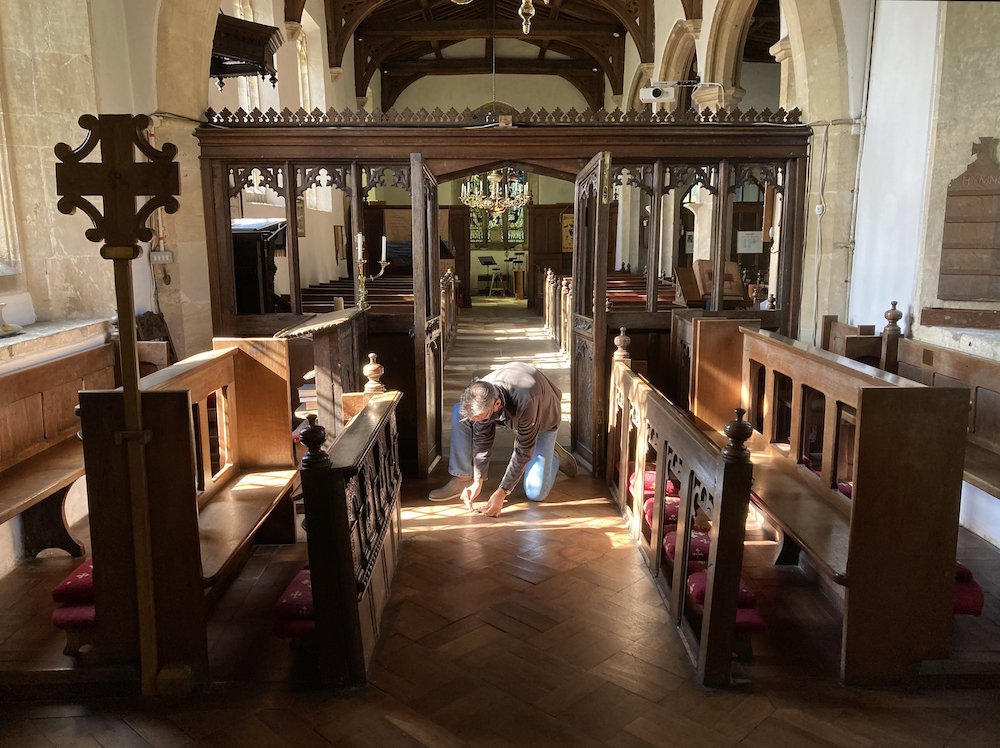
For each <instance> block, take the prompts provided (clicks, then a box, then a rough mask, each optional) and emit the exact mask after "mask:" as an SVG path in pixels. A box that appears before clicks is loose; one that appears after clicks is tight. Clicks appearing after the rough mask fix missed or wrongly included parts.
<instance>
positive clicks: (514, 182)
mask: <svg viewBox="0 0 1000 748" xmlns="http://www.w3.org/2000/svg"><path fill="white" fill-rule="evenodd" d="M461 200H462V202H463V203H464V204H465V205H468V206H469V207H470V208H478V209H480V210H487V211H489V212H490V213H491V214H492V215H493V217H494V218H499V217H500V216H502V215H503V214H504V213H507V212H508V211H511V210H519V209H520V208H523V207H524V206H525V205H527V204H528V203H530V202H531V192H530V190H529V189H528V182H527V180H526V179H525V177H524V172H519V171H515V170H514V169H510V168H504V169H494V170H493V171H491V172H490V173H489V174H487V175H486V176H485V177H484V176H483V175H481V174H474V175H473V176H472V177H470V179H469V181H468V182H466V183H465V184H463V185H462V195H461Z"/></svg>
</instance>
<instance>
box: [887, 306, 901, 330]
mask: <svg viewBox="0 0 1000 748" xmlns="http://www.w3.org/2000/svg"><path fill="white" fill-rule="evenodd" d="M898 303H899V302H898V301H890V302H889V305H890V307H891V308H890V309H887V310H886V312H885V314H883V315H882V316H883V317H885V319H886V321H887V322H888V324H887V325H886V326H885V329H886V330H898V329H899V324H898V323H899V320H901V319H903V313H902V312H901V311H899V310H898V309H897V308H896V304H898Z"/></svg>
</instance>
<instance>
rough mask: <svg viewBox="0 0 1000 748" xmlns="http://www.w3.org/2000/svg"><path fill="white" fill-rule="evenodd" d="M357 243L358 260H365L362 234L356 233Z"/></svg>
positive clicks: (363, 236)
mask: <svg viewBox="0 0 1000 748" xmlns="http://www.w3.org/2000/svg"><path fill="white" fill-rule="evenodd" d="M357 241H358V259H359V260H363V259H365V235H364V234H362V233H361V232H360V231H359V232H358V237H357Z"/></svg>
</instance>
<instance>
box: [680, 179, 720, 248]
mask: <svg viewBox="0 0 1000 748" xmlns="http://www.w3.org/2000/svg"><path fill="white" fill-rule="evenodd" d="M684 208H687V209H688V210H690V211H691V212H692V213H694V254H693V256H692V257H691V261H692V264H693V262H694V260H711V259H712V212H713V210H714V208H715V195H713V194H712V193H711V192H709V191H708V190H701V197H700V199H699V201H698V202H696V203H688V204H687V205H685V206H684ZM684 208H682V210H683V209H684Z"/></svg>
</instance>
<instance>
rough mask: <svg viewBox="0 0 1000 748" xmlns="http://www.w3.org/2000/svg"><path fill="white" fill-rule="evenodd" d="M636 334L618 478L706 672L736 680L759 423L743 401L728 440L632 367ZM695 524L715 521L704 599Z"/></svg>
mask: <svg viewBox="0 0 1000 748" xmlns="http://www.w3.org/2000/svg"><path fill="white" fill-rule="evenodd" d="M627 340H628V339H627V337H625V336H624V334H623V335H622V336H619V338H617V339H616V343H618V346H619V349H618V351H617V352H616V354H615V359H616V360H615V361H614V363H613V364H612V371H611V387H610V392H609V403H610V409H609V414H608V423H609V435H608V462H607V464H608V465H609V470H608V479H609V487H610V490H611V493H612V496H614V497H615V498H616V500H617V501H618V502H619V505H620V507H621V510H622V513H623V514H624V515H625V517H626V519H627V521H628V523H629V527H630V529H631V532H632V535H633V537H634V539H635V540H636V541H637V542H638V544H639V547H640V549H641V550H642V551H643V555H644V556H645V558H646V561H647V563H648V565H649V567H650V570H651V572H652V573H653V574H654V575H656V578H657V584H658V587H659V589H660V592H661V594H662V595H663V598H664V600H665V601H666V603H667V607H668V609H669V611H670V614H671V620H672V622H673V623H674V625H675V626H677V628H678V631H679V633H680V634H681V636H682V637H683V638H684V640H685V644H686V646H687V650H688V652H689V653H690V655H691V657H692V660H693V662H694V664H695V668H696V671H697V678H698V681H699V682H700V683H702V684H704V685H707V686H724V685H728V684H729V682H730V678H731V665H732V657H733V650H734V645H735V638H736V619H737V607H738V596H739V587H740V570H741V567H742V563H743V535H744V525H745V523H746V516H747V508H748V506H749V496H750V484H751V480H752V467H751V465H750V458H749V453H748V452H747V450H746V449H745V448H744V447H743V445H742V441H743V440H744V439H746V438H747V436H749V434H750V431H751V430H750V427H749V424H747V423H746V422H745V421H742V420H740V419H741V416H742V411H738V415H737V420H736V421H733V422H731V423H730V424H728V425H727V427H726V432H727V433H728V434H729V435H730V441H729V443H728V444H727V445H726V446H725V447H724V448H723V449H721V450H720V449H719V447H718V446H716V444H714V443H713V442H712V441H711V440H710V439H709V438H708V437H706V436H705V435H704V434H702V433H701V432H700V431H699V430H698V428H697V427H696V426H695V425H694V424H693V422H692V421H691V420H690V419H689V418H688V416H687V415H686V414H685V413H683V412H682V411H680V410H679V409H677V408H676V407H674V405H673V404H672V403H671V402H670V401H668V400H667V399H666V398H665V397H664V396H663V395H662V394H661V393H659V392H658V391H657V390H655V389H654V388H653V387H652V386H651V385H650V384H649V382H648V381H647V380H646V379H645V378H643V377H642V376H640V375H638V374H636V373H634V372H633V371H632V370H631V368H630V366H629V364H630V361H629V359H628V358H627V355H628V354H627V352H626V351H625V345H627ZM653 471H655V478H654V479H653V481H652V485H653V486H654V489H653V491H652V496H651V499H652V501H651V504H652V506H651V511H646V510H645V506H644V505H645V504H646V500H645V499H644V497H645V494H646V493H647V491H645V490H644V488H645V483H646V481H645V480H644V478H645V477H646V476H647V473H649V472H653ZM668 481H670V482H671V484H672V488H673V489H674V490H673V492H674V493H676V494H677V495H679V497H680V498H679V506H678V507H677V515H676V530H675V532H676V535H675V537H676V538H677V542H676V550H675V553H674V556H673V559H674V560H673V561H671V560H670V559H668V558H667V556H666V554H665V553H664V534H665V532H666V530H667V529H668V527H669V524H670V518H668V516H667V515H668V511H667V501H668V497H667V496H666V492H665V490H664V488H665V487H666V486H667V482H668ZM647 516H648V517H649V520H648V521H647V520H646V517H647ZM696 526H698V527H699V528H701V529H702V530H704V529H705V528H706V527H709V528H710V529H709V530H708V532H709V538H710V550H709V555H708V558H707V569H706V572H707V583H706V587H705V597H704V600H703V602H702V603H696V602H695V601H694V600H693V599H692V598H691V597H690V596H689V595H688V594H687V588H688V579H689V575H690V574H689V573H690V572H694V571H695V570H694V569H691V568H690V566H689V557H690V555H691V545H692V538H693V534H694V528H695V527H696Z"/></svg>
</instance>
